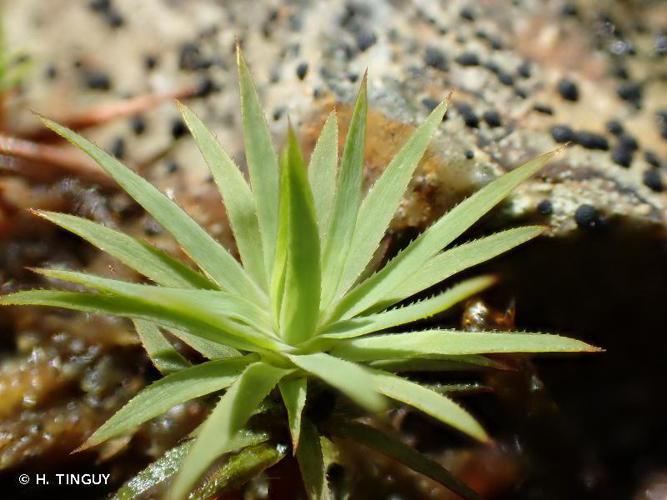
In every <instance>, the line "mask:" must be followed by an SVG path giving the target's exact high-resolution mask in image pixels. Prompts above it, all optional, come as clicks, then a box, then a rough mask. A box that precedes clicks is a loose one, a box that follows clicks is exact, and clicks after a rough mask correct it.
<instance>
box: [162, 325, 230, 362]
mask: <svg viewBox="0 0 667 500" xmlns="http://www.w3.org/2000/svg"><path fill="white" fill-rule="evenodd" d="M166 330H167V331H168V332H169V333H171V334H172V335H173V336H174V337H176V338H177V339H178V340H180V341H181V342H183V343H184V344H186V345H188V346H190V347H191V348H192V349H194V350H195V351H197V352H198V353H199V354H201V355H202V356H204V357H205V358H207V359H223V358H229V357H230V356H237V355H238V351H236V352H230V349H229V347H227V346H226V345H224V344H221V343H220V342H214V341H211V340H208V339H205V338H203V337H201V336H199V335H193V334H191V333H188V332H185V331H183V330H176V329H174V328H167V329H166Z"/></svg>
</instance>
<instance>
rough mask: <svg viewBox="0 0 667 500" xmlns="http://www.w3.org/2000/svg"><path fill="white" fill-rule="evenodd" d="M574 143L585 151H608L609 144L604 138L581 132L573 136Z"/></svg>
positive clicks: (592, 133)
mask: <svg viewBox="0 0 667 500" xmlns="http://www.w3.org/2000/svg"><path fill="white" fill-rule="evenodd" d="M574 142H576V143H577V144H579V145H580V146H583V147H584V148H586V149H599V150H601V151H607V150H609V142H608V141H607V139H606V138H605V137H604V136H601V135H600V134H596V133H594V132H587V131H585V130H582V131H580V132H576V133H575V134H574Z"/></svg>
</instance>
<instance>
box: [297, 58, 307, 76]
mask: <svg viewBox="0 0 667 500" xmlns="http://www.w3.org/2000/svg"><path fill="white" fill-rule="evenodd" d="M307 74H308V63H306V62H302V63H300V64H299V65H298V66H297V67H296V76H297V78H298V79H299V80H303V79H304V78H306V75H307Z"/></svg>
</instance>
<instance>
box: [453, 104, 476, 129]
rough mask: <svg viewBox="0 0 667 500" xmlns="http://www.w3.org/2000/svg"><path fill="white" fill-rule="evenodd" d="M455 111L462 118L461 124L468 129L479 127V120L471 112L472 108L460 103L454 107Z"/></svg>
mask: <svg viewBox="0 0 667 500" xmlns="http://www.w3.org/2000/svg"><path fill="white" fill-rule="evenodd" d="M456 110H457V111H458V112H459V114H460V115H461V118H463V122H464V123H465V124H466V125H467V126H468V127H470V128H477V127H479V118H478V117H477V115H476V114H475V112H474V111H473V109H472V107H471V106H470V105H469V104H466V103H460V104H458V105H457V106H456Z"/></svg>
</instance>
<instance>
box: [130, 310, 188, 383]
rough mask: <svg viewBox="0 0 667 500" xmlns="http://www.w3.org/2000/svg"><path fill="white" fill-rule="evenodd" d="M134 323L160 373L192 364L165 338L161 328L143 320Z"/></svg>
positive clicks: (173, 370)
mask: <svg viewBox="0 0 667 500" xmlns="http://www.w3.org/2000/svg"><path fill="white" fill-rule="evenodd" d="M133 323H134V328H135V330H136V331H137V335H139V339H140V340H141V343H142V345H143V346H144V349H146V352H147V353H148V357H149V358H150V359H151V361H152V362H153V364H154V365H155V368H157V369H158V370H160V373H162V374H163V375H168V374H170V373H173V372H177V371H179V370H182V369H184V368H188V367H189V366H190V363H189V362H188V360H187V359H185V358H184V357H183V356H181V354H180V353H179V352H178V351H177V350H176V348H175V347H174V346H173V345H171V343H170V342H169V341H168V340H167V339H166V338H165V336H164V335H163V334H162V332H161V331H160V328H158V327H157V326H156V325H154V324H153V323H150V322H148V321H143V320H135V321H133Z"/></svg>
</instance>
